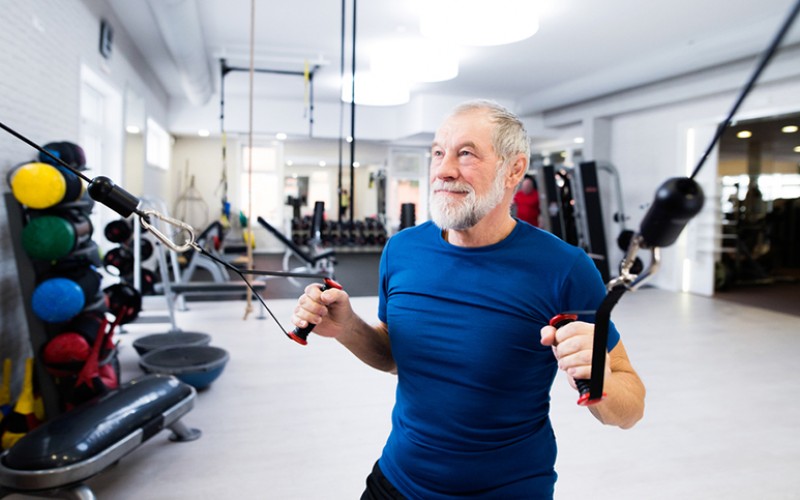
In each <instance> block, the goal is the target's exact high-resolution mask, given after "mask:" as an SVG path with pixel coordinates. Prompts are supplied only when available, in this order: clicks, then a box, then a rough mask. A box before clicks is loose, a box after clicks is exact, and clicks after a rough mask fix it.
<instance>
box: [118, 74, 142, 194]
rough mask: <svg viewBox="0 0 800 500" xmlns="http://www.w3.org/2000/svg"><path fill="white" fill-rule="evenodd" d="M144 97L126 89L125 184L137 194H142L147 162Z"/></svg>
mask: <svg viewBox="0 0 800 500" xmlns="http://www.w3.org/2000/svg"><path fill="white" fill-rule="evenodd" d="M144 136H145V105H144V98H143V97H142V96H140V95H139V94H138V93H136V92H135V91H133V90H132V89H131V88H130V87H128V88H127V89H126V90H125V151H124V163H123V169H124V172H123V179H124V184H123V185H124V186H126V188H127V190H128V191H130V192H131V193H133V194H135V195H141V194H142V177H143V174H144V162H145V143H144Z"/></svg>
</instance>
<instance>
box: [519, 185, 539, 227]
mask: <svg viewBox="0 0 800 500" xmlns="http://www.w3.org/2000/svg"><path fill="white" fill-rule="evenodd" d="M514 206H515V207H516V209H517V218H518V219H519V220H522V221H525V222H527V223H528V224H531V225H533V226H536V227H539V191H538V190H537V189H536V180H535V179H534V178H533V176H530V175H526V176H525V178H524V179H522V185H521V186H520V188H519V190H518V191H517V192H516V193H515V194H514Z"/></svg>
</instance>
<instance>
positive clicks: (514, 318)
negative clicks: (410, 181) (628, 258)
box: [378, 221, 619, 500]
mask: <svg viewBox="0 0 800 500" xmlns="http://www.w3.org/2000/svg"><path fill="white" fill-rule="evenodd" d="M605 294H606V290H605V286H604V284H603V282H602V279H601V277H600V273H599V272H598V271H597V268H596V267H595V266H594V264H593V263H592V261H591V259H590V258H589V257H588V256H587V255H586V253H585V252H584V251H583V250H580V249H579V248H576V247H573V246H571V245H568V244H567V243H564V242H563V241H561V240H559V239H558V238H556V237H555V236H553V235H551V234H550V233H547V232H545V231H543V230H540V229H538V228H535V227H533V226H531V225H529V224H527V223H524V222H519V221H518V222H517V225H516V226H515V228H514V230H513V231H512V232H511V234H509V235H508V237H506V238H505V239H504V240H503V241H501V242H499V243H496V244H494V245H489V246H485V247H480V248H463V247H457V246H454V245H451V244H449V243H448V242H447V241H445V240H444V238H442V236H441V231H440V230H439V228H437V227H436V226H435V225H434V224H432V223H430V222H426V223H423V224H421V225H419V226H416V227H412V228H408V229H405V230H403V231H400V232H399V233H397V234H396V235H394V236H392V238H391V239H390V240H389V242H388V243H387V245H386V247H385V248H384V251H383V255H382V258H381V264H380V292H379V310H378V317H379V318H380V320H381V321H383V322H384V323H386V324H387V325H388V327H389V338H390V341H391V346H392V355H393V356H394V359H395V361H396V363H397V375H398V380H397V395H396V402H395V407H394V410H393V413H392V431H391V434H390V435H389V438H388V440H387V442H386V446H385V447H384V450H383V454H382V456H381V458H380V461H379V464H380V467H381V470H382V471H383V473H384V475H385V476H386V477H387V478H388V479H389V481H391V483H392V484H393V485H394V486H395V487H396V488H397V489H398V490H399V491H400V492H401V493H403V494H404V495H405V496H406V497H408V498H410V499H417V498H418V499H425V500H433V499H440V498H452V497H453V496H459V497H464V496H467V497H469V496H476V497H481V498H504V499H508V498H525V499H533V498H551V497H552V495H553V490H554V484H555V481H556V473H555V470H554V464H555V459H556V442H555V436H554V434H553V429H552V427H551V425H550V420H549V417H548V412H549V408H550V387H551V385H552V383H553V379H554V377H555V374H556V371H557V364H556V360H555V357H554V356H553V353H552V350H551V349H550V347H545V346H543V345H542V344H541V342H540V338H541V337H540V334H539V330H540V329H541V328H542V326H544V325H546V324H547V323H548V322H549V320H550V318H551V317H553V316H555V315H556V314H558V313H560V312H565V311H570V310H587V309H589V310H594V309H596V308H597V307H598V306H599V305H600V303H601V302H602V300H603V298H604V297H605ZM592 319H593V318H591V317H586V318H581V320H585V321H592ZM618 340H619V333H618V332H617V330H616V328H615V327H614V326H613V324H612V325H611V326H610V332H609V342H608V348H609V350H610V349H612V348H613V347H614V346H615V345H616V343H617V341H618Z"/></svg>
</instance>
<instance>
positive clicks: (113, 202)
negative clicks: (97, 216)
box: [86, 176, 140, 218]
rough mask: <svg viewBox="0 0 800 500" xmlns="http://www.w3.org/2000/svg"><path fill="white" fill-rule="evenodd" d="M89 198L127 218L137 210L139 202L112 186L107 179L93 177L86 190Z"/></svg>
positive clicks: (129, 194) (127, 193)
mask: <svg viewBox="0 0 800 500" xmlns="http://www.w3.org/2000/svg"><path fill="white" fill-rule="evenodd" d="M86 190H87V191H88V192H89V196H90V197H91V198H92V199H93V200H94V201H97V202H99V203H102V204H103V205H105V206H107V207H108V208H110V209H111V210H113V211H115V212H117V213H118V214H120V215H121V216H123V217H125V218H127V217H128V216H130V215H131V214H132V213H133V212H135V211H136V210H137V209H138V208H139V203H140V200H139V198H137V197H135V196H134V195H132V194H131V193H129V192H127V191H125V190H124V189H122V188H121V187H119V186H117V185H116V184H114V182H113V181H112V180H111V179H109V178H108V177H102V176H99V177H95V178H94V179H92V182H90V183H89V187H88V188H87V189H86Z"/></svg>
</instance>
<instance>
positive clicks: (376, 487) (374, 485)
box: [361, 462, 405, 500]
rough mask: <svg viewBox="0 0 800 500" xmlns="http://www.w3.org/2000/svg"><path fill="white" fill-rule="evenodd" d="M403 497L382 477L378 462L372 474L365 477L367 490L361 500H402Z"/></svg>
mask: <svg viewBox="0 0 800 500" xmlns="http://www.w3.org/2000/svg"><path fill="white" fill-rule="evenodd" d="M404 499H405V497H404V496H403V495H401V494H400V492H399V491H397V488H395V487H394V486H392V483H390V482H389V480H388V479H386V476H384V475H383V471H381V468H380V467H378V462H375V466H374V467H372V473H371V474H370V475H369V476H367V489H366V490H364V493H362V494H361V500H404Z"/></svg>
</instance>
